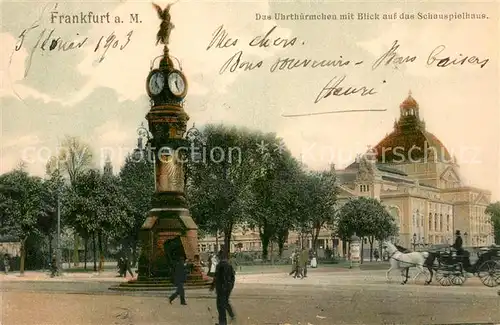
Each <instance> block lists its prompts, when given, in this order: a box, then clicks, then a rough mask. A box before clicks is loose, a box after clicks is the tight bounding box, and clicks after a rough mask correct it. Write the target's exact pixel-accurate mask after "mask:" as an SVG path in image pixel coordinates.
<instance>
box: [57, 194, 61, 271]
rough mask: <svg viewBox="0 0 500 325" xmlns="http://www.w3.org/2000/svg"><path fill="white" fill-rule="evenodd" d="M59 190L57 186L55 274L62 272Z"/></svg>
mask: <svg viewBox="0 0 500 325" xmlns="http://www.w3.org/2000/svg"><path fill="white" fill-rule="evenodd" d="M61 190H62V188H61V187H59V188H58V189H57V253H56V258H57V263H56V264H57V275H61V274H62V268H61V264H62V263H61V255H62V254H61Z"/></svg>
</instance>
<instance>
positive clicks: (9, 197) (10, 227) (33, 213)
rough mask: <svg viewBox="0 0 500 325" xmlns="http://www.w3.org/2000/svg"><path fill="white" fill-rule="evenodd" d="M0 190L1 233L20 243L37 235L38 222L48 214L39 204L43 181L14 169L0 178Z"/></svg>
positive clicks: (43, 206) (45, 203)
mask: <svg viewBox="0 0 500 325" xmlns="http://www.w3.org/2000/svg"><path fill="white" fill-rule="evenodd" d="M0 186H1V187H2V191H1V194H0V206H2V227H1V231H2V232H3V233H4V234H9V235H13V236H16V237H18V238H19V239H21V240H26V239H27V238H28V237H29V236H30V235H32V234H36V233H38V232H39V228H38V227H37V226H38V220H39V218H43V217H46V215H47V212H48V211H49V208H48V207H47V202H45V201H44V200H43V197H44V194H45V193H44V184H43V180H42V179H41V178H40V177H34V176H30V175H29V174H28V173H27V172H26V171H24V170H22V169H17V170H13V171H11V172H9V173H6V174H3V175H0Z"/></svg>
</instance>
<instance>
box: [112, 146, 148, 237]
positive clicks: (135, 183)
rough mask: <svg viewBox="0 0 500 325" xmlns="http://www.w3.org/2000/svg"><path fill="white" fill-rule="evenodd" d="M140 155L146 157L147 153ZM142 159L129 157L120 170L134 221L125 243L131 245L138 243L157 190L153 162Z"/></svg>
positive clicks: (121, 180) (124, 191)
mask: <svg viewBox="0 0 500 325" xmlns="http://www.w3.org/2000/svg"><path fill="white" fill-rule="evenodd" d="M138 153H140V152H138ZM140 154H141V155H144V154H145V153H144V152H142V153H140ZM140 157H141V156H139V157H135V156H134V155H129V156H127V158H126V159H125V164H124V165H123V167H122V168H121V170H120V186H121V188H122V189H123V195H124V196H125V198H126V200H127V201H128V203H129V206H130V211H129V213H130V216H131V217H132V219H133V225H132V227H130V228H129V230H128V232H127V233H126V235H125V237H126V238H124V241H125V242H126V243H127V244H131V245H135V244H136V243H137V240H138V233H139V229H140V228H141V226H142V224H143V222H144V220H145V218H146V214H147V212H148V211H149V210H150V209H151V198H152V195H153V193H154V190H155V185H154V184H155V176H154V165H153V162H152V161H150V160H148V159H145V157H143V158H140Z"/></svg>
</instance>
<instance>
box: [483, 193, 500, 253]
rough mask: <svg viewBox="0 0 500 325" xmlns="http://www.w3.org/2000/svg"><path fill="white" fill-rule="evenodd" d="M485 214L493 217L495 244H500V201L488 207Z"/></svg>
mask: <svg viewBox="0 0 500 325" xmlns="http://www.w3.org/2000/svg"><path fill="white" fill-rule="evenodd" d="M485 212H486V213H487V214H489V215H490V216H491V224H492V226H493V234H494V236H495V243H496V244H500V201H497V202H495V203H491V204H490V205H488V207H487V208H486V211H485Z"/></svg>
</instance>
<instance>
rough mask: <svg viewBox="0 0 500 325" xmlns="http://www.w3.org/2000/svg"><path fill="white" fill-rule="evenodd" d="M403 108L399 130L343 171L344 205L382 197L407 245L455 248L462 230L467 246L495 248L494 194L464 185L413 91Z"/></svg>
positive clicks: (342, 199) (341, 180) (381, 199)
mask: <svg viewBox="0 0 500 325" xmlns="http://www.w3.org/2000/svg"><path fill="white" fill-rule="evenodd" d="M399 108H400V116H399V119H398V120H397V121H395V123H394V130H393V131H392V132H391V133H390V134H388V135H387V136H386V137H385V138H383V139H382V140H381V141H380V142H379V143H378V144H377V145H375V146H374V147H373V148H371V149H370V150H369V151H368V152H367V153H365V154H364V155H363V156H360V157H359V158H358V159H357V160H356V162H354V163H352V164H351V165H349V166H348V167H347V168H345V169H344V170H342V171H339V172H338V175H339V186H340V189H341V194H340V198H339V199H340V202H345V201H346V200H347V199H348V198H349V197H353V196H368V197H373V198H377V199H379V200H380V201H381V202H382V203H383V204H384V205H385V206H387V208H388V209H389V211H390V212H391V214H393V215H394V217H395V218H396V222H397V223H398V225H399V229H400V233H399V236H397V238H395V241H397V242H399V244H400V245H402V246H404V247H408V248H410V247H412V246H413V244H416V245H427V244H445V243H450V244H451V243H452V242H453V240H454V232H455V230H456V229H459V230H461V232H462V234H463V238H464V241H465V243H464V245H465V246H481V245H490V244H492V243H493V229H492V226H491V224H490V222H489V220H490V219H489V218H490V217H489V216H488V215H487V214H485V209H486V207H487V205H488V204H489V203H490V198H491V193H490V192H489V191H487V190H484V189H480V188H475V187H470V186H464V184H463V183H462V181H461V178H460V170H459V165H458V163H457V161H456V159H455V158H454V157H452V156H451V155H450V153H449V151H448V149H446V147H445V146H444V145H443V143H442V142H441V141H439V139H438V138H437V137H436V136H435V135H434V134H432V133H430V132H429V131H427V130H426V127H425V122H424V121H423V120H422V119H421V118H420V107H419V105H418V103H417V101H416V100H415V99H414V98H413V97H412V95H411V93H410V94H409V95H408V97H407V98H406V99H405V100H404V101H403V102H402V103H401V105H400V106H399Z"/></svg>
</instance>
